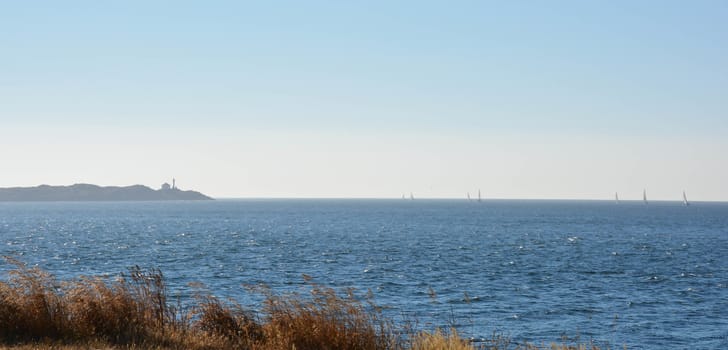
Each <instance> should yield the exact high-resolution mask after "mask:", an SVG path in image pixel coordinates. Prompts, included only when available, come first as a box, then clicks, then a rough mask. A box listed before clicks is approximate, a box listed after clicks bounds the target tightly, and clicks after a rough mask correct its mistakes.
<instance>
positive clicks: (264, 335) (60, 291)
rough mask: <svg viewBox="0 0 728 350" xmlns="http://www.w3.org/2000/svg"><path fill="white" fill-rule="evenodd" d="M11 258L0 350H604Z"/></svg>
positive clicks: (0, 308)
mask: <svg viewBox="0 0 728 350" xmlns="http://www.w3.org/2000/svg"><path fill="white" fill-rule="evenodd" d="M6 261H8V262H9V263H11V264H13V265H15V268H14V269H13V270H12V271H10V272H9V273H8V278H7V279H6V280H0V349H5V348H9V349H58V350H71V349H74V350H75V349H159V350H173V349H192V350H195V349H199V350H215V349H233V350H292V349H296V350H327V349H330V350H339V349H341V350H389V349H392V350H399V349H412V350H466V349H497V350H506V349H553V350H587V349H591V350H596V349H597V348H596V347H592V346H588V347H587V346H581V347H576V346H573V347H569V346H566V345H552V346H550V347H547V346H542V347H537V346H535V345H522V346H515V347H511V344H510V342H509V341H508V340H507V339H504V338H499V337H494V339H493V341H492V342H491V343H489V344H488V345H483V344H480V345H478V346H474V345H473V344H471V343H469V342H468V341H467V340H464V339H461V338H460V337H459V336H458V334H457V332H456V331H455V330H451V331H449V332H447V333H444V332H442V331H440V330H436V331H435V332H433V333H427V332H422V333H418V334H410V335H407V334H400V333H398V332H397V331H396V329H397V328H396V327H395V326H394V325H393V324H392V323H391V322H390V321H389V320H387V319H385V318H384V317H382V315H381V313H380V311H379V308H377V307H376V306H375V305H374V304H372V303H370V302H362V301H361V300H359V299H358V298H356V297H355V296H354V294H353V293H352V292H351V291H349V292H348V293H347V294H346V295H343V296H342V295H340V294H338V293H336V292H335V291H334V290H332V289H330V288H324V287H321V286H317V285H312V289H311V294H310V295H298V294H296V295H287V296H278V295H274V294H272V293H270V292H268V293H266V301H265V306H264V309H263V315H264V316H263V317H262V319H260V320H257V319H255V318H254V317H252V316H251V314H250V313H249V312H247V311H246V310H244V309H243V308H242V307H240V306H239V305H238V304H236V303H234V302H222V301H220V300H219V299H217V298H215V297H213V296H211V295H198V297H197V298H196V302H195V303H194V305H193V306H191V307H190V308H188V309H185V310H184V311H183V310H181V309H180V308H179V307H175V306H172V305H171V304H170V303H169V301H168V300H167V288H166V286H165V283H164V276H163V274H162V272H161V271H159V270H142V269H140V268H139V267H134V268H131V269H130V270H129V273H127V274H123V275H121V276H120V277H119V278H118V279H116V280H113V281H108V280H102V279H98V278H81V279H77V280H73V281H65V282H58V281H57V280H56V279H55V278H54V277H53V276H51V275H50V274H48V273H46V272H44V271H42V270H40V269H37V268H29V267H27V266H25V265H23V264H22V263H20V262H18V261H15V260H12V259H7V258H6Z"/></svg>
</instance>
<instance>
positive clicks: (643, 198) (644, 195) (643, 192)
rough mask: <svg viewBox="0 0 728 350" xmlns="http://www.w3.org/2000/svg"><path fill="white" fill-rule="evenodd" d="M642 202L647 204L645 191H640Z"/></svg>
mask: <svg viewBox="0 0 728 350" xmlns="http://www.w3.org/2000/svg"><path fill="white" fill-rule="evenodd" d="M642 201H644V202H645V204H647V190H642Z"/></svg>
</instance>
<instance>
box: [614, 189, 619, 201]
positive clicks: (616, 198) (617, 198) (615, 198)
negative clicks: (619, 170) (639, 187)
mask: <svg viewBox="0 0 728 350" xmlns="http://www.w3.org/2000/svg"><path fill="white" fill-rule="evenodd" d="M614 202H615V203H617V204H619V194H618V193H617V192H614Z"/></svg>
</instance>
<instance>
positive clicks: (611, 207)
mask: <svg viewBox="0 0 728 350" xmlns="http://www.w3.org/2000/svg"><path fill="white" fill-rule="evenodd" d="M0 238H1V239H2V245H1V246H0V254H2V255H9V256H13V257H18V258H20V259H21V260H22V261H24V262H26V263H29V264H38V265H39V266H41V267H43V268H44V269H47V270H48V271H50V272H52V273H53V274H55V275H56V276H58V277H60V278H70V277H75V276H79V275H105V274H116V273H119V272H122V271H125V270H126V268H127V267H129V266H132V265H140V266H144V267H158V268H160V269H162V271H163V272H164V273H165V274H166V276H167V277H168V281H169V284H170V285H171V288H172V290H173V291H177V292H178V293H187V292H188V290H189V288H187V287H186V284H187V283H188V282H192V281H196V282H202V283H204V284H205V285H207V287H208V288H209V289H210V290H211V291H213V292H214V293H215V294H217V295H220V296H232V297H234V298H236V299H237V300H239V301H240V302H241V303H243V304H245V305H249V306H251V307H253V308H255V307H256V304H257V303H258V302H259V301H260V296H258V295H255V294H251V293H249V292H247V291H246V289H245V288H243V287H242V286H243V285H255V284H261V283H262V284H266V285H268V286H270V287H271V288H272V289H273V290H274V291H278V292H287V291H304V290H305V288H307V287H306V286H304V285H303V278H302V274H307V275H311V276H313V279H314V281H315V282H318V283H321V284H324V285H327V286H332V287H335V288H342V289H343V288H348V287H354V288H356V289H357V290H358V291H360V292H361V293H362V294H363V293H365V292H366V291H367V290H369V289H371V291H372V292H373V295H374V298H375V301H376V302H377V303H378V304H380V305H382V306H385V307H386V308H385V312H387V314H388V315H389V316H391V317H393V318H395V319H398V320H402V319H406V320H409V321H416V322H417V323H418V324H419V326H420V327H422V328H426V329H431V328H433V327H435V326H447V325H451V324H454V325H456V326H457V327H458V328H459V329H460V330H461V331H462V332H463V333H465V334H467V335H468V336H473V337H475V338H479V337H489V336H490V335H491V334H492V333H493V332H501V333H504V334H507V335H510V336H511V337H513V338H514V339H516V340H519V341H520V340H530V341H536V342H542V341H543V342H550V341H558V340H560V338H561V337H562V336H568V337H575V336H578V337H580V339H581V340H582V341H589V340H590V339H593V340H594V341H596V342H598V343H600V344H604V343H609V344H611V345H612V346H613V347H616V348H621V346H622V345H623V344H626V345H627V346H628V348H630V349H664V348H668V347H671V348H691V349H698V348H704V349H726V348H728V204H726V203H693V205H691V206H689V207H683V206H681V205H680V204H679V203H677V202H674V203H669V202H662V203H661V202H654V203H650V205H649V206H645V205H643V204H642V203H638V202H622V203H620V204H619V205H616V204H615V203H612V202H598V201H597V202H579V201H484V202H482V203H476V202H466V201H448V200H416V201H403V200H219V201H213V202H115V203H94V202H87V203H0ZM8 268H10V267H9V266H8V265H7V264H4V265H2V266H0V269H3V270H6V269H8ZM5 277H6V276H4V277H2V278H5ZM182 297H183V298H184V295H182Z"/></svg>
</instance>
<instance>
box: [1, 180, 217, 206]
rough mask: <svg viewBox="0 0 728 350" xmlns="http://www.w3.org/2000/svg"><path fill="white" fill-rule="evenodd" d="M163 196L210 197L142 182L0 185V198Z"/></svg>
mask: <svg viewBox="0 0 728 350" xmlns="http://www.w3.org/2000/svg"><path fill="white" fill-rule="evenodd" d="M165 185H166V184H165ZM165 200H212V198H211V197H208V196H206V195H204V194H202V193H200V192H196V191H183V190H180V189H178V188H176V187H169V186H168V185H167V186H164V185H163V187H162V188H161V189H159V190H154V189H151V188H149V187H147V186H144V185H132V186H97V185H91V184H75V185H71V186H49V185H40V186H36V187H11V188H0V202H35V201H38V202H51V201H165Z"/></svg>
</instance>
